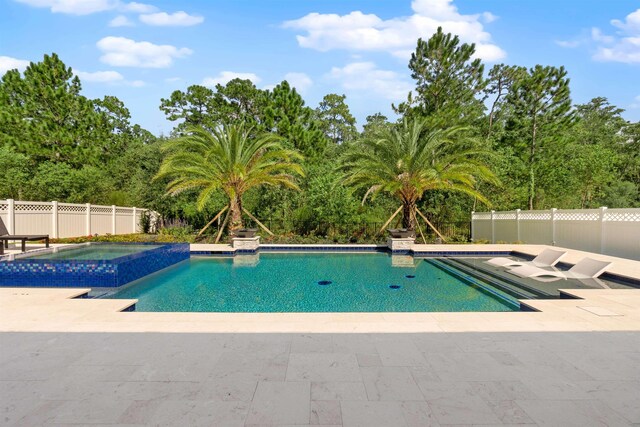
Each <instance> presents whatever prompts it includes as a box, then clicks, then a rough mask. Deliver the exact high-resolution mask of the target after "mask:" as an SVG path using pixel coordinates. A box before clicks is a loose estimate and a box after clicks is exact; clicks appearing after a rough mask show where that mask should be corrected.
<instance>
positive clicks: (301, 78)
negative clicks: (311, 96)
mask: <svg viewBox="0 0 640 427" xmlns="http://www.w3.org/2000/svg"><path fill="white" fill-rule="evenodd" d="M284 79H285V80H286V81H288V82H289V84H290V85H291V86H292V87H294V88H296V89H297V90H298V92H300V93H304V92H306V90H307V89H309V88H310V87H311V86H312V85H313V80H311V77H309V76H308V75H306V74H305V73H287V74H285V75H284Z"/></svg>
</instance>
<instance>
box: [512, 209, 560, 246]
mask: <svg viewBox="0 0 640 427" xmlns="http://www.w3.org/2000/svg"><path fill="white" fill-rule="evenodd" d="M551 218H552V211H521V212H520V214H519V215H518V219H519V221H520V238H519V240H520V241H521V242H525V243H535V244H539V245H553V226H552V224H551V221H552V219H551Z"/></svg>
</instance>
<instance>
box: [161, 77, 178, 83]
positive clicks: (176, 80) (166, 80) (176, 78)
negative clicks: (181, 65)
mask: <svg viewBox="0 0 640 427" xmlns="http://www.w3.org/2000/svg"><path fill="white" fill-rule="evenodd" d="M180 80H182V77H167V78H166V79H164V81H165V82H167V83H175V82H179V81H180Z"/></svg>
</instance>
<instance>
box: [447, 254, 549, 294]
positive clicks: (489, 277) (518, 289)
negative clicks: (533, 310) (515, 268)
mask: <svg viewBox="0 0 640 427" xmlns="http://www.w3.org/2000/svg"><path fill="white" fill-rule="evenodd" d="M441 261H443V262H446V263H448V264H449V265H451V266H453V267H455V268H457V269H459V270H462V271H464V272H465V273H467V274H471V275H473V276H475V277H478V278H479V279H482V280H484V281H487V282H489V283H490V284H491V285H492V286H495V287H497V288H498V289H501V290H503V291H504V292H507V293H509V294H512V295H514V296H516V297H517V298H519V299H549V298H557V295H550V294H548V293H546V292H544V291H542V290H539V289H535V288H533V287H531V286H528V285H525V284H523V283H520V282H518V281H517V280H515V279H510V278H506V277H504V276H501V275H498V274H496V273H494V272H492V271H489V270H484V269H478V268H477V266H476V265H474V264H473V263H472V262H471V261H469V260H464V259H451V258H447V259H444V260H441Z"/></svg>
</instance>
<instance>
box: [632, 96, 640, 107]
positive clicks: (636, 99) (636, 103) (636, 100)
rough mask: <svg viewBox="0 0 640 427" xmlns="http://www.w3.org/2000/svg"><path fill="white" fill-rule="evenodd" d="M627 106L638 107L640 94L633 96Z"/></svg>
mask: <svg viewBox="0 0 640 427" xmlns="http://www.w3.org/2000/svg"><path fill="white" fill-rule="evenodd" d="M629 108H633V109H635V108H640V95H638V96H636V97H635V98H633V102H632V103H631V104H629Z"/></svg>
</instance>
